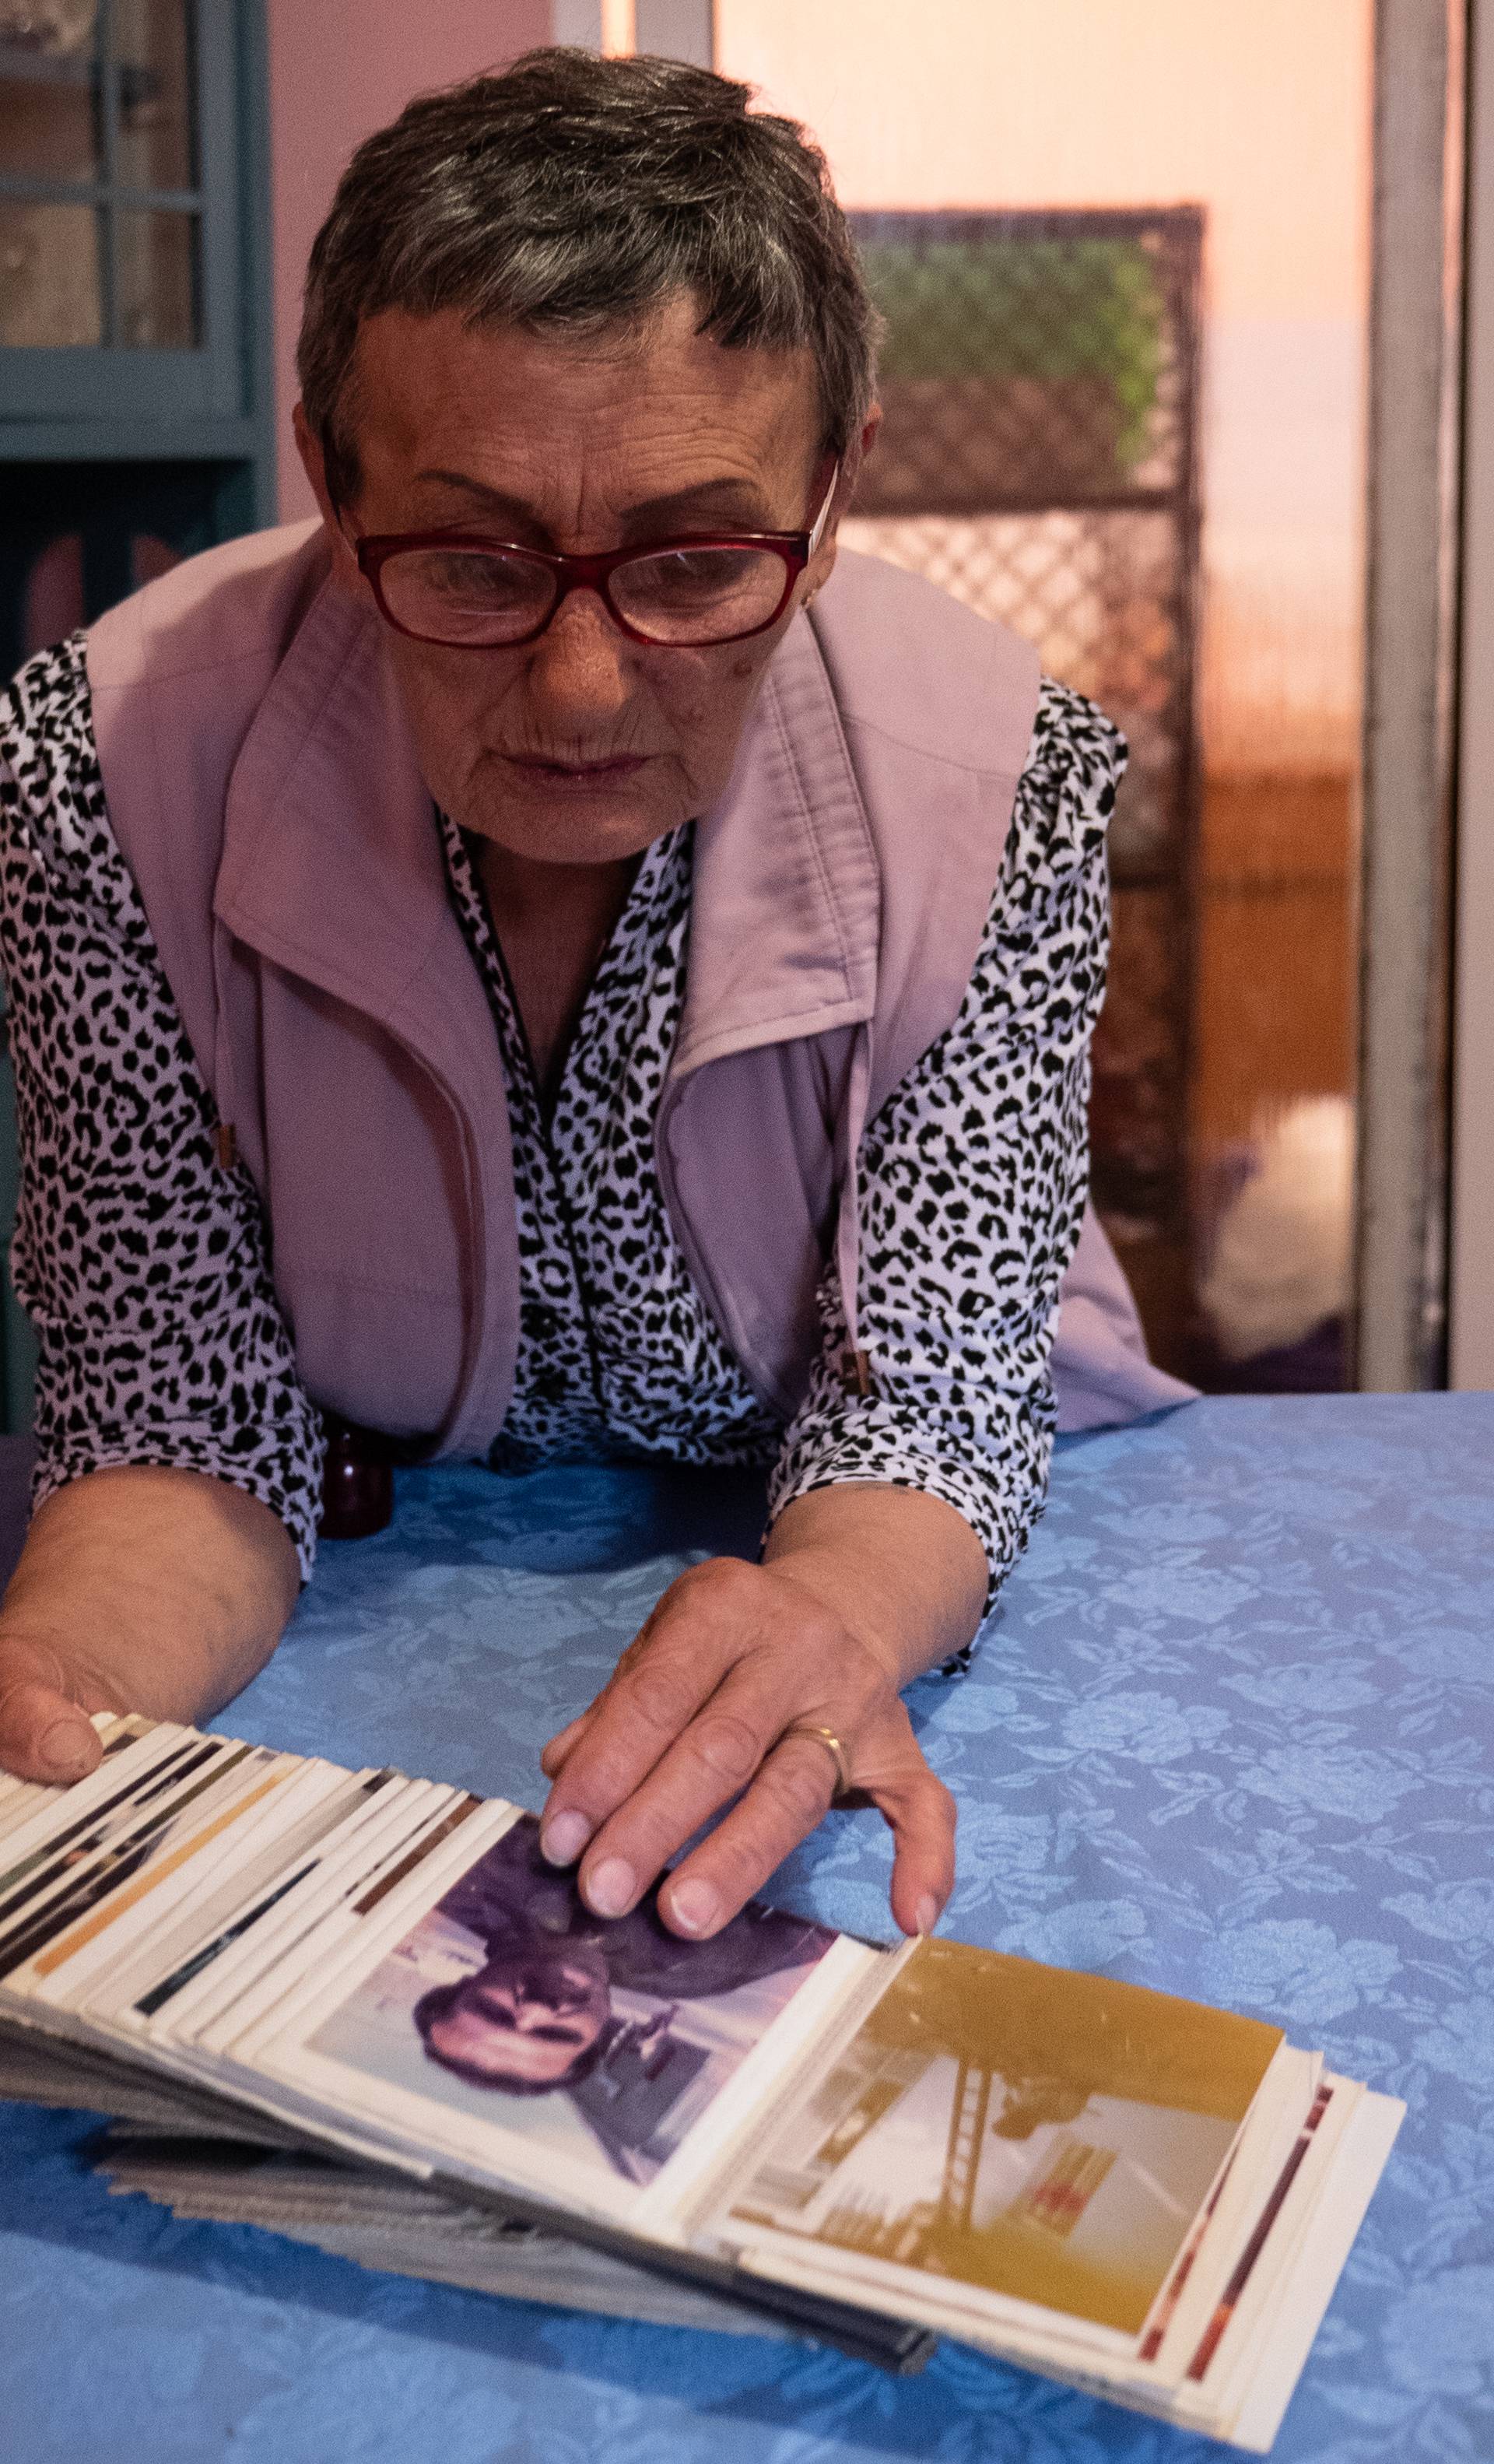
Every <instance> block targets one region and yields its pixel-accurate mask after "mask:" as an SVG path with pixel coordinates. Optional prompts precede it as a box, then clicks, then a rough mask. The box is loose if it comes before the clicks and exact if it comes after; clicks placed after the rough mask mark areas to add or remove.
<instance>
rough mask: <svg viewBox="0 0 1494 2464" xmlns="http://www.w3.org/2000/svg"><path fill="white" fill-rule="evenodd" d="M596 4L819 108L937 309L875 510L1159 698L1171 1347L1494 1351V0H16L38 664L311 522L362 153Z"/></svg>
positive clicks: (958, 574) (1053, 659)
mask: <svg viewBox="0 0 1494 2464" xmlns="http://www.w3.org/2000/svg"><path fill="white" fill-rule="evenodd" d="M1484 20H1486V21H1487V38H1486V39H1481V37H1482V36H1483V33H1484V27H1483V21H1484ZM549 40H559V41H567V42H577V43H582V44H588V45H591V46H593V47H600V48H603V49H605V50H609V51H629V50H633V49H636V50H639V51H655V52H664V53H670V54H672V55H677V56H683V57H689V58H693V59H696V60H698V61H701V62H702V63H711V64H714V65H715V66H716V67H718V68H720V69H721V70H723V71H724V72H725V73H727V74H728V75H730V76H733V77H743V78H746V79H748V80H749V81H750V82H751V83H752V84H754V85H755V86H757V87H758V88H759V89H760V90H761V93H762V97H763V99H764V101H765V102H766V103H768V104H769V105H771V106H772V107H774V108H776V109H780V110H783V111H786V112H788V113H790V114H792V115H793V116H794V117H795V118H797V119H800V120H802V121H805V122H806V123H807V124H808V125H809V127H810V128H811V129H812V130H813V131H814V132H815V133H816V134H817V136H818V137H819V139H820V141H821V143H822V144H823V145H824V150H825V152H826V154H827V156H828V159H829V162H830V165H831V167H832V170H833V173H834V176H835V180H836V185H837V188H838V192H839V194H840V197H841V200H842V202H843V204H845V205H846V208H847V209H849V210H850V211H851V212H852V215H853V217H854V219H855V223H856V228H857V230H858V233H859V235H860V238H861V241H862V244H863V247H864V249H865V252H866V255H867V260H868V269H869V271H870V274H871V277H872V282H873V287H874V289H875V291H876V293H877V296H878V297H879V300H880V303H881V305H882V308H883V310H884V313H885V315H886V317H887V319H888V340H887V348H886V354H885V359H884V403H885V408H886V424H885V429H884V432H883V437H882V441H881V444H880V447H879V450H878V451H877V452H876V453H875V455H874V456H873V457H872V459H871V461H870V462H869V463H868V468H867V472H866V474H865V478H864V481H863V484H862V488H861V491H860V495H859V496H858V500H857V503H856V506H855V509H854V512H853V516H852V517H851V519H850V520H849V521H848V522H847V524H846V530H845V534H844V536H845V538H846V543H847V544H849V545H853V546H856V547H860V548H864V549H868V550H869V551H870V552H872V553H874V554H876V555H880V556H885V557H889V558H890V559H891V560H893V561H895V562H898V563H903V564H908V565H911V566H912V567H914V568H916V569H917V570H919V571H921V572H924V573H926V574H928V575H929V576H931V577H932V578H933V579H934V580H935V581H937V582H940V583H943V584H944V585H945V586H946V587H948V588H949V589H951V590H953V591H955V592H956V593H957V594H958V595H959V596H961V597H963V598H966V599H968V600H970V601H971V603H972V604H973V605H976V606H978V607H980V608H982V609H985V610H987V611H988V612H990V613H992V614H994V615H999V616H1001V617H1003V618H1005V619H1006V620H1007V621H1008V622H1009V623H1011V624H1013V625H1014V626H1016V627H1018V628H1019V629H1020V630H1022V632H1024V633H1026V634H1027V635H1029V636H1030V638H1031V639H1032V640H1033V641H1034V642H1036V644H1037V645H1038V646H1039V648H1040V649H1041V651H1042V653H1043V656H1044V661H1045V663H1046V664H1047V666H1048V667H1049V669H1050V670H1051V671H1052V672H1054V673H1055V674H1056V675H1058V676H1059V677H1061V678H1063V679H1064V680H1066V682H1069V683H1072V684H1074V685H1076V686H1078V687H1080V688H1082V689H1083V690H1084V691H1085V692H1087V693H1092V694H1093V695H1094V696H1095V698H1096V699H1097V700H1099V701H1100V702H1101V703H1102V705H1103V706H1104V707H1105V709H1106V710H1107V711H1108V712H1109V713H1110V715H1112V716H1113V717H1114V718H1115V719H1116V720H1117V721H1118V722H1119V724H1120V725H1121V726H1122V727H1123V728H1124V729H1125V731H1126V734H1127V736H1128V737H1129V739H1130V743H1131V771H1130V775H1129V778H1128V781H1127V784H1126V787H1125V790H1124V793H1123V797H1122V801H1121V803H1120V806H1119V809H1118V811H1117V814H1116V817H1115V823H1114V834H1113V850H1112V854H1113V883H1114V900H1115V911H1114V913H1115V922H1114V956H1113V965H1112V975H1111V985H1110V999H1109V1003H1108V1006H1107V1010H1106V1014H1105V1018H1104V1021H1103V1023H1102V1028H1101V1032H1100V1037H1099V1042H1098V1045H1097V1049H1096V1056H1095V1083H1094V1098H1093V1112H1092V1128H1093V1148H1094V1188H1095V1195H1096V1198H1097V1199H1098V1201H1099V1203H1100V1205H1101V1208H1102V1211H1103V1213H1104V1215H1105V1217H1106V1220H1107V1221H1108V1224H1109V1226H1110V1231H1111V1234H1112V1236H1113V1237H1114V1239H1115V1241H1116V1243H1117V1246H1118V1247H1119V1249H1120V1252H1121V1255H1122V1257H1123V1259H1124V1262H1125V1264H1126V1265H1127V1267H1128V1270H1129V1272H1130V1274H1131V1279H1132V1282H1133V1284H1134V1286H1135V1288H1136V1292H1137V1296H1138V1299H1139V1301H1140V1304H1141V1307H1142V1311H1143V1314H1144V1317H1145V1320H1146V1323H1147V1327H1148V1331H1149V1334H1150V1337H1151V1341H1152V1345H1153V1351H1154V1353H1155V1354H1156V1356H1157V1357H1158V1358H1159V1359H1160V1360H1161V1361H1162V1363H1163V1364H1164V1365H1165V1366H1166V1367H1168V1368H1170V1369H1173V1370H1175V1371H1177V1372H1179V1373H1180V1374H1182V1375H1187V1376H1190V1377H1192V1378H1194V1379H1196V1380H1197V1382H1198V1383H1199V1384H1201V1385H1203V1386H1204V1387H1206V1388H1209V1389H1211V1390H1214V1391H1230V1392H1281V1391H1287V1392H1291V1391H1321V1390H1325V1389H1335V1388H1341V1387H1345V1386H1354V1385H1363V1386H1369V1387H1373V1388H1396V1387H1414V1386H1421V1385H1439V1384H1442V1383H1445V1382H1449V1381H1451V1382H1454V1383H1461V1384H1478V1385H1488V1384H1494V1268H1491V1265H1490V1256H1489V1253H1490V1243H1489V1240H1488V1236H1487V1229H1486V1227H1487V1224H1488V1221H1489V1210H1490V1208H1491V1207H1494V1164H1491V1162H1490V1158H1489V1155H1488V1148H1489V1144H1490V1141H1489V1137H1488V1130H1487V1124H1488V1121H1489V1118H1490V1116H1491V1113H1494V1001H1491V995H1490V992H1489V989H1488V987H1487V984H1486V981H1485V976H1486V967H1485V965H1484V964H1483V961H1482V959H1481V955H1480V954H1481V952H1482V950H1483V935H1484V934H1485V933H1486V932H1487V931H1488V930H1490V929H1494V803H1490V801H1489V798H1490V790H1489V788H1488V786H1487V784H1486V781H1487V779H1488V776H1489V772H1490V765H1491V763H1494V741H1491V742H1490V743H1489V744H1488V745H1486V746H1485V744H1484V743H1483V731H1484V729H1485V728H1486V726H1487V725H1488V722H1487V721H1486V720H1485V718H1484V715H1483V709H1482V704H1481V698H1480V694H1479V692H1478V690H1477V682H1478V678H1479V676H1480V674H1481V673H1482V665H1481V662H1484V658H1485V653H1484V639H1485V635H1486V634H1489V633H1491V632H1494V598H1491V604H1490V605H1488V606H1485V604H1484V602H1485V599H1486V598H1490V596H1491V595H1490V583H1491V582H1494V511H1491V509H1490V507H1489V505H1488V504H1486V502H1485V499H1486V497H1488V496H1489V495H1490V493H1491V492H1490V491H1489V489H1488V487H1487V484H1486V480H1485V476H1484V473H1483V468H1482V462H1481V453H1482V452H1483V450H1484V449H1483V443H1482V440H1483V436H1484V434H1485V432H1486V430H1487V429H1488V425H1489V423H1488V421H1487V420H1485V419H1481V418H1480V416H1479V415H1478V414H1479V410H1480V407H1481V406H1482V404H1483V397H1484V392H1485V390H1486V388H1487V384H1488V379H1487V377H1486V375H1485V373H1484V359H1485V356H1486V355H1487V354H1488V353H1489V352H1491V351H1494V317H1491V316H1490V315H1489V313H1488V312H1487V310H1482V311H1481V301H1482V297H1483V292H1484V291H1491V292H1494V276H1491V275H1490V273H1489V271H1488V267H1487V262H1486V260H1487V257H1488V253H1489V250H1488V238H1487V232H1486V231H1485V229H1484V221H1485V220H1486V209H1483V205H1482V201H1483V193H1484V190H1485V188H1494V108H1491V107H1490V106H1487V105H1486V106H1484V107H1483V109H1482V110H1481V108H1480V107H1479V106H1480V96H1481V92H1482V90H1483V87H1484V86H1485V85H1487V86H1489V87H1490V90H1491V93H1494V65H1491V55H1494V5H1489V0H1475V6H1474V7H1473V10H1472V12H1471V16H1470V14H1469V12H1468V11H1465V10H1464V8H1463V7H1462V6H1461V5H1460V0H1311V5H1310V6H1308V7H1303V6H1302V5H1301V0H1210V5H1209V6H1207V7H1202V8H1200V7H1199V6H1197V0H1044V5H1043V6H1042V7H1041V8H1033V7H1030V6H1026V5H1022V0H924V5H923V6H922V7H921V8H919V9H916V10H911V9H909V8H907V7H906V6H905V5H903V0H714V7H713V6H712V5H710V0H486V5H484V4H483V0H424V5H423V6H422V7H421V9H420V10H419V11H410V10H409V9H408V8H406V7H404V6H402V5H399V0H315V5H308V0H195V5H194V0H0V640H3V647H4V651H5V659H4V665H5V668H6V670H7V671H9V670H10V669H11V667H13V666H14V665H15V664H17V662H18V661H19V660H20V659H21V658H22V657H23V656H25V655H26V654H27V652H28V651H29V650H30V649H33V648H36V647H39V646H40V645H41V644H43V643H45V642H48V641H51V640H54V639H55V638H57V637H58V636H59V635H60V634H62V633H64V632H66V631H67V630H69V629H70V628H71V627H73V626H74V625H76V624H77V623H80V622H82V621H84V620H85V619H86V618H87V617H90V616H92V615H94V614H96V613H98V612H99V610H100V609H101V608H102V607H103V606H105V605H109V604H110V603H111V602H112V601H113V600H114V599H116V598H118V597H120V596H121V595H122V593H123V592H125V591H126V590H128V589H130V588H131V587H133V586H135V585H136V584H137V583H140V582H142V581H143V580H146V579H148V578H149V577H150V576H151V575H153V574H155V573H157V572H160V571H161V570H163V569H164V568H165V566H167V565H168V564H169V563H170V562H171V561H174V560H175V559H176V558H177V557H179V556H182V555H186V554H189V553H191V552H192V551H193V550H195V549H197V548H199V547H201V546H204V545H207V544H209V543H210V542H211V541H213V540H215V539H223V538H226V537H229V536H231V535H232V534H233V533H235V532H237V531H240V530H244V529H247V528H251V527H254V526H257V525H259V524H263V523H266V522H270V521H274V520H275V519H277V518H283V519H293V518H298V517H301V516H302V515H304V514H305V513H307V512H308V511H309V510H310V496H309V493H308V491H307V490H306V487H305V483H304V481H303V479H302V476H301V473H300V470H299V467H298V465H297V461H296V459H295V455H294V452H293V451H292V450H291V446H290V434H289V416H290V407H291V404H292V402H293V400H294V393H295V386H294V374H293V365H292V361H293V351H294V342H295V334H296V328H297V320H298V311H299V290H300V279H301V273H302V269H303V266H304V262H305V257H306V253H307V250H308V248H309V246H310V243H311V239H312V236H313V234H314V232H315V231H316V228H317V226H318V224H319V221H320V219H321V216H322V214H323V212H324V211H325V209H326V206H327V204H328V201H329V199H330V196H331V192H332V188H333V186H334V184H335V181H336V178H337V175H338V172H339V170H340V169H341V165H342V163H343V161H344V160H345V158H346V156H347V154H348V152H349V151H350V150H351V148H352V146H353V145H354V144H355V143H357V142H358V141H359V139H360V138H362V137H363V135H365V134H366V133H367V132H368V131H369V130H371V129H373V128H374V127H376V126H378V125H379V124H380V123H381V122H382V121H386V120H388V119H390V118H392V117H393V116H394V114H395V113H396V112H397V111H398V110H399V108H400V107H401V105H402V104H403V103H404V102H405V101H406V99H408V97H409V96H410V95H411V94H413V93H415V92H418V91H420V90H422V89H423V88H426V87H428V86H432V85H438V84H442V83H445V82H448V81H450V80H451V79H454V78H456V77H462V76H465V75H469V74H472V73H473V72H475V71H476V70H478V69H480V68H483V67H487V66H491V65H494V63H497V62H500V61H501V60H502V59H504V58H506V57H512V56H513V55H516V53H518V52H520V51H522V50H524V49H525V48H527V47H529V46H530V45H532V44H535V43H538V42H544V41H549ZM1470 131H1471V139H1470ZM1470 164H1471V178H1468V177H1465V172H1466V170H1467V166H1468V165H1470ZM1465 208H1466V210H1465ZM1465 412H1466V416H1465V415H1464V414H1465ZM1486 534H1488V536H1487V537H1486V536H1485V535H1486ZM1460 628H1461V629H1460ZM1460 642H1461V658H1462V669H1463V674H1464V676H1465V677H1466V678H1468V679H1470V682H1469V683H1468V685H1467V686H1466V688H1465V689H1464V690H1463V691H1462V692H1461V693H1460V691H1459V658H1460ZM1460 750H1461V776H1460ZM1455 856H1456V861H1455ZM1455 947H1461V952H1462V957H1461V964H1460V965H1459V966H1457V967H1455V966H1454V952H1455ZM10 1136H11V1133H10V1130H9V1127H8V1125H6V1126H3V1127H0V1205H3V1207H4V1208H7V1209H12V1210H13V1166H12V1165H11V1162H10V1160H9V1155H8V1150H7V1147H6V1146H5V1144H4V1143H3V1142H4V1141H8V1140H9V1139H10ZM5 1336H6V1342H5V1361H4V1403H5V1416H6V1419H7V1421H8V1424H9V1425H11V1426H12V1427H14V1426H24V1425H25V1422H26V1418H27V1413H28V1408H29V1366H28V1364H29V1351H28V1335H27V1331H26V1328H25V1325H24V1322H23V1321H22V1320H21V1319H20V1317H19V1314H18V1312H17V1311H16V1309H15V1308H14V1306H13V1304H12V1303H10V1302H8V1304H7V1315H6V1325H5Z"/></svg>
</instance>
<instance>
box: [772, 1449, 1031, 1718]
mask: <svg viewBox="0 0 1494 2464" xmlns="http://www.w3.org/2000/svg"><path fill="white" fill-rule="evenodd" d="M762 1554H763V1562H764V1563H765V1564H768V1565H772V1566H774V1567H775V1568H776V1569H777V1570H778V1572H779V1573H783V1574H790V1575H792V1576H793V1577H794V1579H795V1580H796V1581H798V1582H802V1583H803V1584H804V1585H805V1587H806V1588H807V1589H809V1590H811V1591H812V1592H813V1593H814V1595H815V1596H816V1598H817V1599H819V1600H821V1601H823V1603H824V1606H825V1607H826V1608H830V1609H833V1610H834V1611H835V1612H836V1613H837V1615H839V1616H840V1617H843V1618H844V1619H845V1621H846V1624H847V1625H848V1626H850V1627H851V1628H852V1630H853V1631H854V1632H855V1633H857V1634H859V1635H860V1636H861V1638H862V1639H863V1640H864V1641H866V1642H868V1643H869V1644H870V1645H871V1647H872V1648H873V1649H874V1650H875V1651H876V1652H877V1654H878V1656H879V1658H881V1659H882V1660H883V1661H884V1663H885V1664H886V1665H888V1666H889V1667H890V1668H891V1669H892V1670H893V1672H894V1675H895V1678H896V1682H897V1683H898V1684H899V1685H900V1686H902V1685H907V1684H908V1683H910V1682H911V1681H912V1679H913V1678H914V1677H919V1676H921V1675H922V1674H923V1672H924V1670H925V1669H926V1668H932V1667H934V1665H935V1664H936V1663H937V1662H938V1661H941V1660H947V1659H948V1658H949V1657H950V1655H951V1654H952V1653H953V1652H956V1651H959V1650H961V1649H962V1648H963V1646H964V1645H965V1644H966V1643H967V1642H968V1641H969V1640H970V1638H971V1636H972V1635H973V1634H974V1633H975V1630H976V1628H977V1626H978V1624H979V1622H980V1614H981V1611H982V1609H983V1608H984V1606H985V1596H986V1585H987V1580H988V1573H987V1567H986V1559H985V1551H984V1550H983V1549H982V1548H981V1545H980V1543H979V1541H978V1539H977V1538H976V1535H975V1533H974V1531H973V1530H972V1529H971V1528H970V1526H969V1524H968V1523H967V1522H966V1521H965V1519H964V1516H963V1515H962V1514H957V1513H956V1510H955V1508H954V1507H953V1506H949V1505H946V1503H945V1501H944V1499H943V1498H941V1497H930V1496H927V1495H925V1494H924V1492H923V1491H922V1490H920V1489H912V1488H893V1487H891V1486H890V1485H878V1484H876V1483H873V1482H869V1481H868V1482H855V1481H846V1482H842V1483H840V1484H838V1485H834V1486H830V1487H826V1488H814V1489H810V1490H809V1491H808V1492H807V1493H806V1494H805V1495H804V1496H803V1497H796V1498H795V1499H794V1501H793V1503H792V1504H791V1505H789V1506H785V1507H784V1508H783V1510H782V1512H781V1513H780V1515H779V1517H778V1519H777V1521H776V1522H775V1523H774V1525H773V1528H772V1529H771V1530H770V1531H769V1533H768V1537H767V1541H766V1544H765V1546H764V1548H763V1552H762Z"/></svg>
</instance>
